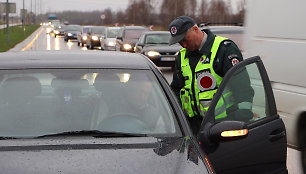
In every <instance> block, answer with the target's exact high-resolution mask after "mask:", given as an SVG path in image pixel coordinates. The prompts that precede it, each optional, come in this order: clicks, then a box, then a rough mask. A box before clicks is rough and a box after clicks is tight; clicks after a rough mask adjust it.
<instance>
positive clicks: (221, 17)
mask: <svg viewBox="0 0 306 174" xmlns="http://www.w3.org/2000/svg"><path fill="white" fill-rule="evenodd" d="M230 9H231V7H230V6H228V5H227V4H225V2H224V1H223V0H213V1H211V4H210V7H209V15H208V17H209V20H210V22H216V23H224V22H226V21H228V19H229V16H230V11H231V10H230Z"/></svg>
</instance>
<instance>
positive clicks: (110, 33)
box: [107, 28, 119, 38]
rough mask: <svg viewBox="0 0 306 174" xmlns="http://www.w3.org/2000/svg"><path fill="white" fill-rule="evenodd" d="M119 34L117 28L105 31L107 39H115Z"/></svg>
mask: <svg viewBox="0 0 306 174" xmlns="http://www.w3.org/2000/svg"><path fill="white" fill-rule="evenodd" d="M118 34H119V28H118V29H112V28H111V29H110V28H109V29H108V30H107V37H108V38H116V37H117V36H118Z"/></svg>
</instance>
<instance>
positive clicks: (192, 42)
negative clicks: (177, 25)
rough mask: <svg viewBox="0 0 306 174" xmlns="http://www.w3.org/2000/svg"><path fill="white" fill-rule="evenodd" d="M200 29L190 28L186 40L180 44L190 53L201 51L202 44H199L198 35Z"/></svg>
mask: <svg viewBox="0 0 306 174" xmlns="http://www.w3.org/2000/svg"><path fill="white" fill-rule="evenodd" d="M197 31H198V28H197V27H195V26H194V27H192V28H190V29H189V30H188V31H187V33H186V35H185V37H184V39H183V40H181V41H180V42H179V44H180V45H181V46H182V47H183V48H186V49H187V50H188V51H196V50H198V49H199V46H200V44H201V43H199V42H198V40H199V35H198V32H197Z"/></svg>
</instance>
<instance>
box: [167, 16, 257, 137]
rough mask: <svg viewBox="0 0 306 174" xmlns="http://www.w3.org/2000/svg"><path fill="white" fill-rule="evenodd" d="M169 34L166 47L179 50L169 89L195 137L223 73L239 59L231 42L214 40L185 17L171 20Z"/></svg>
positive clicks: (206, 30)
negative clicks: (177, 44) (168, 45)
mask: <svg viewBox="0 0 306 174" xmlns="http://www.w3.org/2000/svg"><path fill="white" fill-rule="evenodd" d="M169 31H170V33H171V36H172V37H171V38H170V45H171V44H175V43H177V42H178V43H179V44H180V45H181V46H182V47H183V48H182V49H181V50H180V52H179V54H178V56H177V59H176V65H175V68H174V74H173V81H172V83H171V85H170V86H171V88H172V90H173V91H174V92H175V94H176V96H177V97H178V99H179V100H180V101H181V104H182V109H183V110H184V112H185V114H186V116H187V118H188V120H189V122H190V124H191V128H192V129H193V132H194V133H197V131H198V130H199V128H200V124H201V122H202V119H203V116H204V115H205V112H206V111H207V110H208V107H209V104H210V102H211V100H212V98H213V96H214V94H215V92H216V91H217V89H218V86H219V85H220V83H221V81H222V79H223V77H224V75H225V73H226V72H227V71H228V70H229V69H230V68H231V67H233V66H234V65H235V64H237V63H238V62H240V61H242V60H243V57H242V54H241V52H240V50H239V48H238V46H237V45H236V44H235V43H234V42H233V41H231V40H229V39H227V38H224V37H220V36H216V35H214V34H213V33H212V32H211V31H210V30H208V29H204V30H200V29H199V28H198V26H197V25H196V24H195V22H194V20H193V19H192V18H190V17H188V16H180V17H177V18H176V19H174V20H173V21H172V22H171V23H170V25H169ZM247 88H249V89H248V91H249V92H248V94H247V95H249V96H253V90H252V89H250V86H249V85H248V87H247ZM236 91H237V90H236ZM248 102H251V101H248ZM217 117H219V118H224V117H225V115H222V114H220V115H219V116H217ZM217 117H216V118H217Z"/></svg>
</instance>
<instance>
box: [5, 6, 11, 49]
mask: <svg viewBox="0 0 306 174" xmlns="http://www.w3.org/2000/svg"><path fill="white" fill-rule="evenodd" d="M8 1H9V0H6V35H7V40H6V43H7V45H8V46H10V26H9V2H8Z"/></svg>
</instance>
